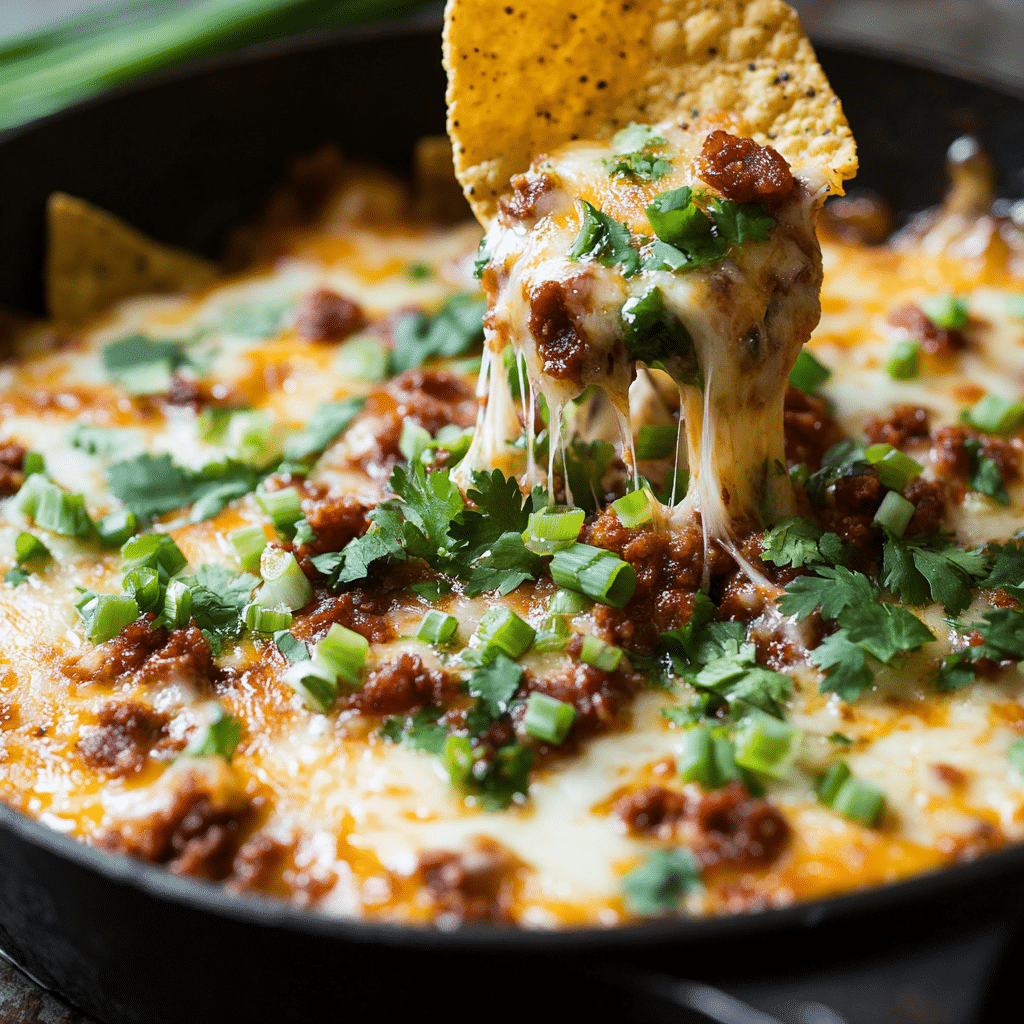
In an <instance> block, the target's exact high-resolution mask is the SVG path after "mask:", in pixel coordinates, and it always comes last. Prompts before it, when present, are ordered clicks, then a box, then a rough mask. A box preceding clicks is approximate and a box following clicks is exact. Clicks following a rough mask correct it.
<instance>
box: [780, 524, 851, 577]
mask: <svg viewBox="0 0 1024 1024" xmlns="http://www.w3.org/2000/svg"><path fill="white" fill-rule="evenodd" d="M762 544H763V549H762V551H761V557H762V558H763V559H764V560H765V561H766V562H771V563H772V564H773V565H791V566H793V568H794V569H799V568H801V567H802V566H805V565H806V566H816V565H836V564H842V563H844V562H845V561H846V560H847V558H848V557H849V553H850V552H849V548H847V547H846V545H845V544H843V542H842V540H840V538H839V536H838V535H837V534H835V533H825V532H824V531H823V530H821V529H820V528H819V527H818V526H816V525H815V524H814V523H812V522H811V521H810V520H809V519H801V518H800V517H799V516H794V517H793V518H792V519H784V520H783V521H782V522H781V523H778V524H777V525H775V526H773V527H772V528H771V529H769V530H766V531H765V534H764V540H763V542H762Z"/></svg>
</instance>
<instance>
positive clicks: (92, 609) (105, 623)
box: [76, 594, 139, 644]
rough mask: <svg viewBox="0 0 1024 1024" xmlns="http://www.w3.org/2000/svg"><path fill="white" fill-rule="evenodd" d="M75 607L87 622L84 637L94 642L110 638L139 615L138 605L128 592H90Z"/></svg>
mask: <svg viewBox="0 0 1024 1024" xmlns="http://www.w3.org/2000/svg"><path fill="white" fill-rule="evenodd" d="M76 607H77V608H78V613H79V614H80V615H81V616H82V618H83V619H84V620H85V621H86V622H87V623H88V632H87V633H86V637H87V639H89V640H90V641H91V642H92V643H94V644H101V643H104V642H105V641H107V640H110V639H112V638H113V637H115V636H117V634H118V633H120V632H121V630H122V629H124V627H125V626H127V625H129V624H130V623H132V622H134V621H135V620H136V619H137V618H138V617H139V606H138V605H137V604H136V603H135V599H134V598H133V597H131V596H129V595H128V594H92V595H89V596H88V598H87V600H85V601H83V602H81V603H80V604H79V605H76Z"/></svg>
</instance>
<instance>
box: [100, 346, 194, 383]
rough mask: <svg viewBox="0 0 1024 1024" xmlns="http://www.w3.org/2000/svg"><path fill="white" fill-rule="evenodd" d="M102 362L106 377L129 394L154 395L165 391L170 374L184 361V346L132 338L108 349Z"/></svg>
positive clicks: (105, 349) (103, 355)
mask: <svg viewBox="0 0 1024 1024" xmlns="http://www.w3.org/2000/svg"><path fill="white" fill-rule="evenodd" d="M100 358H101V360H102V363H103V369H104V370H105V371H106V372H107V374H108V375H109V376H111V377H113V378H114V379H115V380H116V381H118V382H119V383H120V384H121V385H122V386H123V387H124V388H125V389H126V390H128V392H129V393H132V394H146V393H152V392H156V391H162V390H165V389H166V387H167V385H168V384H169V383H170V375H171V372H172V371H173V370H175V369H177V368H178V367H179V366H180V365H181V364H182V363H183V362H184V361H185V343H184V342H183V341H181V340H167V341H154V340H153V339H152V338H148V337H147V336H146V335H144V334H131V335H129V336H128V337H126V338H120V339H118V340H117V341H113V342H111V343H110V344H109V345H107V346H106V348H104V349H103V352H102V353H101V356H100Z"/></svg>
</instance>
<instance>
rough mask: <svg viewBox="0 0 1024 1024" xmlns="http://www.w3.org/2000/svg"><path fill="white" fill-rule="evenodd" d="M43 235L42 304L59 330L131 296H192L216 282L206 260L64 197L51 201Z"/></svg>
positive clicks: (213, 267) (214, 269)
mask: <svg viewBox="0 0 1024 1024" xmlns="http://www.w3.org/2000/svg"><path fill="white" fill-rule="evenodd" d="M47 234H48V244H47V258H46V301H47V305H48V306H49V309H50V315H51V316H52V317H53V318H54V319H55V320H57V321H58V323H62V324H69V325H74V324H79V323H82V322H83V321H85V320H88V319H89V318H90V317H92V316H95V315H96V314H97V313H102V312H103V310H105V309H107V308H108V307H109V306H110V305H112V304H113V303H115V302H117V301H118V300H119V299H124V298H128V296H130V295H140V294H144V293H147V292H177V291H190V290H193V289H195V288H201V287H203V286H204V285H208V284H210V283H212V282H213V281H214V280H216V278H217V277H218V276H219V275H218V271H217V268H216V267H215V266H214V264H212V263H210V262H209V261H208V260H204V259H202V258H201V257H199V256H194V255H192V254H191V253H188V252H185V251H184V250H182V249H175V248H172V247H171V246H167V245H161V244H159V243H158V242H154V241H153V240H152V239H150V238H147V237H146V236H145V235H143V234H142V233H141V232H139V231H136V230H135V229H134V228H132V227H129V226H128V225H127V224H125V223H124V221H122V220H119V219H118V218H117V217H115V216H114V215H113V214H110V213H106V212H105V211H104V210H100V209H97V208H96V207H95V206H92V205H90V204H89V203H87V202H85V201H84V200H82V199H76V198H75V197H74V196H69V195H66V194H65V193H63V192H55V193H54V194H53V195H52V196H50V200H49V203H48V205H47Z"/></svg>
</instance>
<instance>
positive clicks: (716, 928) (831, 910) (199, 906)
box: [0, 12, 1024, 954]
mask: <svg viewBox="0 0 1024 1024" xmlns="http://www.w3.org/2000/svg"><path fill="white" fill-rule="evenodd" d="M431 33H432V34H439V20H438V18H437V16H436V14H434V13H432V12H431V13H427V14H422V13H421V14H418V15H415V16H413V17H410V18H404V19H396V20H394V21H389V22H384V23H376V24H370V25H361V26H355V27H352V28H347V29H339V30H332V31H327V32H315V33H309V34H305V35H302V36H298V37H293V38H290V39H283V40H276V41H273V42H267V43H261V44H257V45H255V46H252V47H248V48H246V49H244V50H241V51H237V52H233V53H228V54H218V55H213V56H209V57H205V58H202V59H200V60H198V61H194V62H190V63H188V64H185V65H179V66H175V67H173V68H169V69H165V70H162V71H160V72H157V73H155V74H152V75H148V76H146V77H145V78H142V79H139V80H137V81H134V82H130V83H126V84H124V85H121V86H118V87H117V88H115V89H113V90H110V91H109V92H107V93H104V94H102V95H100V96H95V97H90V98H88V99H86V100H83V101H82V102H80V103H78V104H75V105H73V106H71V107H68V108H66V109H63V110H60V111H56V112H54V113H52V114H49V115H47V116H45V117H43V118H40V119H38V120H37V121H34V122H32V123H31V124H28V125H25V126H20V127H18V128H14V129H10V130H9V131H7V132H4V133H2V134H0V156H2V149H3V145H4V143H6V142H8V141H13V140H15V139H19V138H22V137H24V136H26V135H30V134H32V133H34V132H36V131H44V130H48V129H49V128H50V127H51V126H54V125H59V123H60V122H61V121H63V120H64V119H67V118H73V117H75V116H76V114H77V113H78V112H79V111H81V110H85V109H90V108H92V107H93V106H96V105H98V104H102V103H104V102H106V101H107V100H108V99H111V98H115V97H118V96H121V95H125V94H127V93H132V92H137V91H144V90H145V89H147V88H150V87H152V86H155V85H159V84H163V83H168V82H174V81H178V80H181V79H187V78H190V77H192V76H194V75H197V74H201V73H202V72H204V71H209V70H214V69H224V68H229V67H231V66H233V65H237V64H248V63H255V62H259V61H261V60H265V59H268V58H271V57H276V56H282V55H286V54H290V53H297V52H302V51H307V50H312V49H319V48H323V49H330V48H331V47H332V46H336V45H339V44H343V43H346V42H359V41H371V40H381V41H384V40H387V39H389V38H392V37H397V36H411V35H427V34H431ZM822 44H823V45H822ZM816 46H817V48H818V49H821V50H824V51H831V52H834V53H836V54H837V55H840V56H852V57H858V56H861V57H867V58H871V59H874V60H881V61H884V62H887V63H889V64H892V65H895V66H897V67H899V66H904V67H909V68H911V69H920V70H923V71H926V72H929V73H931V74H935V75H940V76H942V77H944V78H946V79H951V80H961V81H966V82H969V83H972V84H975V85H980V86H983V87H987V88H990V89H994V90H996V91H999V92H1001V93H1003V94H1004V95H1009V96H1011V97H1013V98H1016V99H1020V100H1024V87H1020V86H1018V85H1017V84H1016V83H1008V82H1006V81H1001V80H999V79H998V78H997V77H994V76H986V75H984V74H982V73H979V72H978V71H977V69H975V68H963V69H962V68H959V67H958V68H956V71H955V73H953V72H951V71H950V65H951V64H952V63H953V62H952V61H949V62H944V61H943V60H942V58H940V57H939V56H937V55H934V54H929V53H927V52H926V51H921V50H914V51H913V52H911V53H909V54H903V53H900V54H898V55H897V54H894V53H892V52H890V51H887V50H886V49H885V48H884V47H881V46H874V45H871V44H869V43H864V42H862V41H856V42H854V43H852V44H851V43H850V42H849V41H843V42H842V44H841V45H840V42H839V41H838V40H835V39H822V40H821V42H820V43H816ZM3 833H10V834H13V835H14V836H16V837H17V838H18V839H19V840H21V841H23V842H26V843H28V844H31V845H36V846H39V847H42V848H43V849H46V850H47V851H48V852H50V853H52V854H54V855H56V856H57V857H61V858H66V859H68V860H69V861H71V862H72V863H74V864H76V865H77V866H79V867H82V868H85V869H87V870H89V871H91V872H92V873H94V874H96V875H98V876H100V877H101V878H103V879H104V880H105V881H107V882H110V883H114V884H122V885H128V886H131V887H132V888H134V889H136V890H138V891H139V892H141V893H143V894H145V895H147V896H149V897H151V898H154V899H157V900H161V901H164V902H167V903H173V904H177V905H179V906H182V907H185V908H189V909H192V910H194V911H196V912H197V913H200V914H202V913H204V912H206V913H212V914H217V915H219V916H221V917H223V918H225V919H229V920H233V921H235V922H237V923H242V924H248V925H252V926H254V927H262V928H273V929H277V930H283V931H292V932H298V933H303V934H307V935H315V936H324V937H332V938H337V939H340V940H344V941H346V942H352V943H357V944H368V945H382V946H387V947H392V948H398V947H405V948H413V949H432V948H441V947H443V948H445V949H449V950H451V949H465V950H481V949H485V950H496V951H497V950H507V951H515V952H519V953H527V954H529V953H538V952H544V951H549V950H550V951H556V950H562V949H565V948H566V947H571V948H572V949H574V950H580V951H583V950H594V951H600V950H608V951H611V950H614V949H620V948H625V947H638V946H639V947H645V946H659V945H662V944H665V943H673V944H690V943H693V944H698V943H717V942H719V941H721V940H726V939H730V938H747V937H751V936H755V937H759V936H763V935H764V934H765V933H783V932H787V931H790V930H794V929H807V928H813V927H815V926H818V925H822V924H826V923H828V924H831V923H834V922H841V921H847V920H852V919H855V918H857V917H860V916H863V915H871V914H873V913H874V912H876V911H880V910H893V909H897V908H902V907H912V906H914V905H917V904H923V903H928V902H930V901H935V900H937V899H941V897H943V896H944V895H956V894H961V893H962V892H964V891H973V890H976V889H978V890H980V889H982V888H987V887H988V883H991V882H993V881H999V880H1000V879H1006V878H1009V877H1010V876H1011V875H1013V874H1014V873H1016V875H1017V876H1018V881H1024V844H1021V845H1016V846H1010V847H1006V848H1004V849H1001V850H998V851H995V852H993V853H989V854H985V855H984V856H982V857H980V858H978V859H977V860H974V861H970V862H966V863H960V864H954V865H950V866H945V867H942V868H938V869H935V870H932V871H928V872H925V873H923V874H920V875H917V876H914V877H912V878H908V879H905V880H902V881H896V882H889V883H884V884H883V885H880V886H876V887H873V888H870V889H863V890H854V891H851V892H848V893H844V894H841V895H838V896H833V897H828V898H824V899H818V900H814V901H810V902H803V903H794V904H791V905H788V906H784V907H776V908H769V909H765V910H760V911H755V912H750V913H739V914H729V915H723V916H719V917H711V918H685V917H682V918H667V919H664V920H658V921H651V922H646V923H641V924H631V925H624V926H615V927H610V928H592V927H587V928H579V929H575V928H573V929H565V930H558V931H555V930H540V929H511V928H499V927H495V926H482V925H465V926H462V927H460V928H456V929H452V930H442V929H438V928H432V927H422V926H414V925H402V924H390V923H382V922H377V921H373V920H361V919H354V918H351V919H350V918H343V917H335V916H328V915H320V914H315V913H311V912H309V911H302V910H297V909H295V908H293V907H290V906H288V905H286V904H284V903H280V902H277V901H273V900H270V899H267V898H262V897H256V896H241V895H236V894H232V893H230V892H228V891H227V890H226V889H224V888H223V887H222V886H219V885H215V884H212V883H207V882H202V881H197V880H194V879H190V878H185V877H182V876H177V875H174V874H172V873H170V872H169V871H167V870H166V869H164V868H161V867H159V866H157V865H153V864H149V863H147V862H144V861H140V860H136V859H132V858H128V857H119V856H116V855H113V854H109V853H106V852H104V851H102V850H98V849H95V848H92V847H88V846H85V845H83V844H82V843H79V842H77V841H76V840H73V839H71V838H69V837H67V836H65V835H63V834H61V833H60V832H57V831H55V830H53V829H51V828H49V827H47V826H45V825H43V824H41V823H40V822H37V821H35V820H34V819H31V818H29V817H27V816H25V815H23V814H21V813H20V812H18V811H15V810H13V809H12V808H10V807H8V806H7V805H6V804H3V803H2V802H0V834H3Z"/></svg>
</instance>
